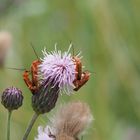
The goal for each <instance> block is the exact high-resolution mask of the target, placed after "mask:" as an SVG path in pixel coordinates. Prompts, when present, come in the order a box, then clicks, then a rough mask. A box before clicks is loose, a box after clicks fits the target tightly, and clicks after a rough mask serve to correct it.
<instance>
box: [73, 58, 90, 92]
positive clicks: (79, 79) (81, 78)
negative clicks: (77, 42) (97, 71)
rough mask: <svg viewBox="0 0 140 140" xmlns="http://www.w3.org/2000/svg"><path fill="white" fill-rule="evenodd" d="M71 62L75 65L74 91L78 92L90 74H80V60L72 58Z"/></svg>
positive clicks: (85, 72) (86, 72)
mask: <svg viewBox="0 0 140 140" xmlns="http://www.w3.org/2000/svg"><path fill="white" fill-rule="evenodd" d="M73 61H74V63H75V65H76V74H75V80H74V82H73V84H74V86H75V88H74V90H75V91H78V90H79V89H80V88H81V87H82V86H83V85H84V84H85V83H86V82H87V81H88V80H89V76H90V73H89V72H88V71H84V72H82V63H81V60H80V58H78V57H73Z"/></svg>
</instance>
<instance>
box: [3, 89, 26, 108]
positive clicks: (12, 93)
mask: <svg viewBox="0 0 140 140" xmlns="http://www.w3.org/2000/svg"><path fill="white" fill-rule="evenodd" d="M22 101H23V96H22V91H21V90H20V89H18V88H16V87H9V88H6V89H5V90H4V92H3V93H2V96H1V103H2V104H3V105H4V107H5V108H7V109H8V110H9V111H12V110H14V109H18V108H19V107H20V106H21V105H22Z"/></svg>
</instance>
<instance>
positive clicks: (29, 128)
mask: <svg viewBox="0 0 140 140" xmlns="http://www.w3.org/2000/svg"><path fill="white" fill-rule="evenodd" d="M38 116H39V115H38V114H37V113H35V114H34V115H33V117H32V119H31V121H30V122H29V124H28V127H27V129H26V131H25V134H24V136H23V140H27V138H28V136H29V133H30V132H31V129H32V127H33V125H34V123H35V121H36V119H37V118H38Z"/></svg>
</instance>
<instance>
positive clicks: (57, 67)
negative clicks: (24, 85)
mask: <svg viewBox="0 0 140 140" xmlns="http://www.w3.org/2000/svg"><path fill="white" fill-rule="evenodd" d="M70 48H71V45H70V47H69V49H68V51H67V52H64V53H62V52H61V51H60V50H57V49H56V46H55V50H54V51H51V52H47V51H46V50H45V49H44V51H43V55H44V58H43V59H42V63H41V64H40V66H39V70H40V77H41V78H42V79H43V81H47V82H48V83H51V82H52V81H53V83H54V86H55V85H58V87H59V89H60V92H65V93H67V94H70V93H72V91H73V89H74V85H73V81H74V80H75V73H76V72H75V64H74V62H73V60H72V56H71V54H70V53H69V51H70Z"/></svg>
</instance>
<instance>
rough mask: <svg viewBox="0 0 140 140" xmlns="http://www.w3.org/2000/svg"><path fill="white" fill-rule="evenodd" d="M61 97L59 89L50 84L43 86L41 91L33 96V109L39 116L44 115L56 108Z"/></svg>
mask: <svg viewBox="0 0 140 140" xmlns="http://www.w3.org/2000/svg"><path fill="white" fill-rule="evenodd" d="M58 95H59V87H58V86H57V85H56V86H54V84H52V83H49V84H48V85H46V84H43V85H42V86H41V87H40V89H39V91H38V92H37V93H36V94H34V95H33V96H32V107H33V110H34V111H35V112H36V113H37V114H44V113H46V112H49V111H51V109H53V108H54V107H55V103H56V101H57V98H58Z"/></svg>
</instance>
